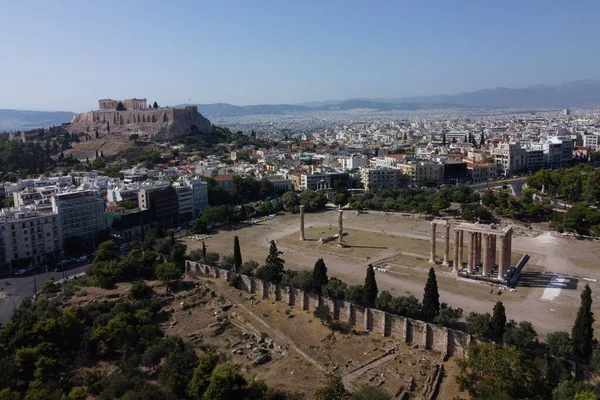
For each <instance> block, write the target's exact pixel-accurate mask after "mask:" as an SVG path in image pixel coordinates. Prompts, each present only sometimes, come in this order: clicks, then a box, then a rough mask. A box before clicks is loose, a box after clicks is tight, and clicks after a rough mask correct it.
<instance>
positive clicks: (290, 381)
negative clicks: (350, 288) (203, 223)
mask: <svg viewBox="0 0 600 400" xmlns="http://www.w3.org/2000/svg"><path fill="white" fill-rule="evenodd" d="M190 280H191V281H193V282H197V283H198V285H199V287H203V285H207V286H208V287H210V288H211V289H212V290H214V292H215V293H216V296H217V298H218V299H219V301H218V302H217V303H216V306H215V303H214V302H212V303H211V302H208V303H206V304H199V305H198V306H193V307H192V308H191V309H187V310H185V311H183V310H176V311H175V312H174V313H173V316H172V318H173V319H174V320H177V321H178V323H177V324H176V325H175V326H174V327H173V328H172V329H171V330H169V333H170V334H178V335H180V336H182V337H184V338H185V337H188V336H189V335H190V333H194V332H198V331H202V330H203V329H206V328H202V327H203V326H206V325H207V322H212V321H213V320H214V319H215V318H219V317H223V316H225V315H228V316H229V319H230V320H232V322H234V325H233V326H231V327H230V328H228V329H227V330H226V331H225V332H224V333H222V334H220V335H218V336H216V337H207V335H204V338H205V339H204V341H205V343H210V344H211V345H214V346H216V347H218V348H219V349H220V350H221V351H224V352H226V353H227V354H228V359H229V361H230V362H231V363H233V364H236V365H238V366H239V367H240V368H242V370H243V371H244V372H245V373H246V374H247V375H248V376H255V377H257V378H259V379H264V380H265V382H267V383H268V384H269V385H271V386H276V387H278V388H281V389H284V390H286V391H291V392H294V391H301V392H303V393H306V394H308V395H307V398H312V395H313V394H314V390H315V389H316V388H317V387H318V386H319V384H320V382H321V381H322V379H323V376H324V372H335V373H336V374H339V375H340V376H342V379H343V381H344V383H345V385H346V387H347V388H349V389H351V390H356V389H359V388H361V387H362V386H365V385H369V386H377V387H380V388H381V389H383V390H385V391H386V392H387V393H389V394H390V395H392V396H393V395H396V394H399V393H401V392H402V391H403V390H406V391H407V392H411V393H413V394H414V395H415V396H416V397H415V398H420V397H419V395H420V394H421V393H422V392H423V390H424V389H425V387H426V384H427V380H428V378H429V377H430V375H432V373H433V372H434V370H435V367H436V365H437V364H441V363H442V362H443V360H442V357H441V354H439V353H437V352H433V351H429V350H425V349H422V348H419V347H418V346H412V345H407V344H404V343H400V342H397V341H396V340H394V339H391V338H385V337H383V336H381V335H378V334H374V333H367V332H361V331H358V332H356V331H355V332H352V331H349V332H346V333H341V332H333V331H332V330H331V329H330V328H329V327H327V326H325V325H323V324H322V323H321V322H320V321H319V320H318V319H317V318H315V317H314V316H313V314H312V312H310V311H305V310H300V309H298V308H297V307H290V306H288V305H286V304H285V303H284V302H281V301H279V302H276V301H271V300H257V299H256V298H255V297H254V295H252V294H249V293H245V292H242V291H240V290H238V289H234V288H232V287H230V286H229V285H228V283H227V282H226V281H225V280H224V279H213V278H206V277H203V276H202V275H198V277H197V279H190ZM189 298H190V297H188V298H187V299H186V300H183V301H190V300H188V299H189ZM220 304H233V307H232V308H231V309H229V310H228V311H226V312H224V311H222V310H221V309H220V306H219V305H220ZM240 331H246V332H248V333H250V334H252V333H259V334H260V335H261V336H263V337H265V338H268V339H267V340H273V341H274V342H275V346H274V347H275V349H276V350H275V351H274V355H273V360H272V361H270V362H268V363H266V364H264V365H259V366H255V365H252V364H250V365H249V364H248V361H247V360H244V356H242V355H231V349H234V348H240V345H239V344H235V343H236V341H238V342H239V341H240V339H238V338H240V337H241V336H240V333H239V332H240ZM252 340H254V339H252ZM243 343H244V344H245V343H247V342H243ZM279 346H281V347H282V350H278V349H279ZM241 347H242V348H243V347H244V346H241ZM445 379H452V380H454V375H451V376H450V375H448V376H447V377H446V378H445Z"/></svg>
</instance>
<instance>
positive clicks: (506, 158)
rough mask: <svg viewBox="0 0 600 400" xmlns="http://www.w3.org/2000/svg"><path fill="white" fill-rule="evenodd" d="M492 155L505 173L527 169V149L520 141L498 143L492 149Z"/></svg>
mask: <svg viewBox="0 0 600 400" xmlns="http://www.w3.org/2000/svg"><path fill="white" fill-rule="evenodd" d="M492 156H493V157H494V162H495V164H496V165H497V166H498V167H497V168H498V171H499V172H502V173H504V174H505V175H506V174H510V173H512V172H515V171H521V170H524V169H527V151H526V150H525V149H524V148H523V147H521V144H520V143H519V142H513V143H500V144H498V146H497V147H495V148H494V149H492Z"/></svg>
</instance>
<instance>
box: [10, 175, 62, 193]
mask: <svg viewBox="0 0 600 400" xmlns="http://www.w3.org/2000/svg"><path fill="white" fill-rule="evenodd" d="M72 185H73V178H72V177H71V176H70V175H67V176H50V177H46V176H40V177H39V178H35V179H19V181H18V182H17V183H10V182H7V183H5V184H4V192H5V193H6V195H7V196H8V195H10V194H12V193H13V192H16V191H21V190H23V189H25V188H39V187H44V186H60V187H68V186H72Z"/></svg>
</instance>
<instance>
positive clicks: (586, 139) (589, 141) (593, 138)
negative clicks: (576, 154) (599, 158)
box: [583, 133, 600, 151]
mask: <svg viewBox="0 0 600 400" xmlns="http://www.w3.org/2000/svg"><path fill="white" fill-rule="evenodd" d="M598 137H600V135H599V134H598V133H592V134H590V135H583V145H584V146H585V147H589V149H590V150H591V151H598Z"/></svg>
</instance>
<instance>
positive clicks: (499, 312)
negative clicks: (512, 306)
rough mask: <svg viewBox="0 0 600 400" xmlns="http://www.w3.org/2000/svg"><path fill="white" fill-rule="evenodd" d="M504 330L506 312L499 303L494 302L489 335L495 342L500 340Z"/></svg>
mask: <svg viewBox="0 0 600 400" xmlns="http://www.w3.org/2000/svg"><path fill="white" fill-rule="evenodd" d="M505 330H506V310H505V309H504V304H502V302H501V301H498V302H496V305H495V306H494V313H493V315H492V319H491V320H490V333H491V334H492V335H493V337H494V338H496V340H502V338H503V337H504V331H505Z"/></svg>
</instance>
